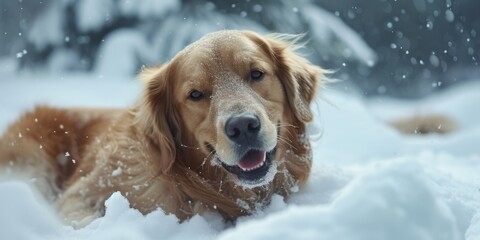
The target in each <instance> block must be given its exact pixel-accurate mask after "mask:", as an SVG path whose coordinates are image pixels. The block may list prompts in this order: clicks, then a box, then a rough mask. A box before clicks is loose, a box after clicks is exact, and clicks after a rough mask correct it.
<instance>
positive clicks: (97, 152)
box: [0, 31, 325, 226]
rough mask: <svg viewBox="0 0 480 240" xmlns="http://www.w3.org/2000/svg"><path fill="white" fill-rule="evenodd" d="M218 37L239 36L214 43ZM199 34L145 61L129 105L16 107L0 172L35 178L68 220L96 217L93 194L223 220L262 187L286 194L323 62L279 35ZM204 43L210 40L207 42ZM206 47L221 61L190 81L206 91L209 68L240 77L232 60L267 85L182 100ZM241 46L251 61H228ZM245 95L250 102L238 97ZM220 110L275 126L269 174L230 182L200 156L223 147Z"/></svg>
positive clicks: (100, 199)
mask: <svg viewBox="0 0 480 240" xmlns="http://www.w3.org/2000/svg"><path fill="white" fill-rule="evenodd" d="M230 38H233V39H234V41H236V42H238V43H241V44H233V45H232V44H225V43H224V41H229V40H228V39H230ZM205 39H206V40H203V42H202V41H199V43H195V44H192V45H191V46H190V47H188V48H187V49H186V50H185V51H183V52H181V53H179V54H178V55H177V56H176V57H175V58H174V59H173V60H172V61H170V62H169V63H166V64H164V65H162V66H159V67H153V68H150V69H145V70H144V71H143V72H142V73H141V75H140V78H141V80H142V83H143V85H144V91H143V93H142V96H141V98H140V100H139V101H138V102H137V103H136V104H135V105H134V106H133V107H131V108H129V109H117V110H115V109H111V110H95V109H57V108H51V107H47V106H41V107H37V108H35V109H34V110H33V111H31V112H29V113H26V114H25V115H24V116H22V117H21V118H20V119H19V120H18V121H17V122H15V123H14V124H13V125H11V126H10V127H9V128H8V129H7V130H6V132H5V133H4V135H3V137H2V138H1V140H0V171H3V172H10V173H15V174H23V175H25V176H26V177H27V178H30V179H32V178H33V179H35V184H36V185H37V187H38V188H39V189H40V191H41V192H42V193H43V194H44V195H45V196H46V197H47V198H48V199H51V200H52V202H53V203H54V204H55V206H56V207H57V208H58V210H59V213H60V215H61V216H62V217H63V218H64V219H65V220H66V221H67V222H69V223H71V224H73V225H75V226H84V225H85V224H88V223H89V222H91V221H92V220H93V219H95V218H96V217H99V216H102V214H103V213H104V202H105V200H106V199H107V198H108V197H109V196H110V195H111V194H112V193H113V192H116V191H119V192H120V193H121V194H122V195H123V196H125V197H126V198H127V199H128V200H129V202H130V204H131V207H134V208H136V209H138V210H139V211H141V212H142V213H144V214H146V213H149V212H151V211H153V210H155V209H157V208H162V209H163V210H164V211H165V212H166V213H173V214H175V215H176V216H177V217H178V218H179V219H182V220H183V219H187V218H189V217H191V216H193V215H194V214H202V213H205V212H209V211H214V212H218V213H220V214H221V215H222V216H223V217H224V218H225V219H230V220H234V219H236V218H237V217H239V216H243V215H247V214H251V213H253V212H254V211H255V210H257V207H258V206H262V205H265V204H268V202H269V201H270V197H271V196H272V194H274V193H277V194H280V195H282V196H285V197H288V196H289V195H290V194H291V193H292V191H293V190H292V189H295V188H296V187H297V186H300V187H301V186H303V185H304V183H305V182H306V181H307V179H308V176H309V173H310V168H311V149H310V144H309V142H308V139H307V137H306V136H305V128H306V124H307V123H308V122H310V121H311V120H312V113H311V111H310V108H309V105H310V103H311V102H312V100H313V99H314V96H315V90H316V89H317V87H318V86H319V85H320V84H321V82H322V80H323V79H324V76H323V74H324V73H325V72H324V70H322V69H321V68H319V67H317V66H314V65H312V64H310V63H309V62H308V61H307V60H305V59H304V58H302V57H300V56H298V55H297V54H296V53H295V52H294V49H295V47H296V46H295V45H294V44H292V42H291V41H287V40H285V39H286V38H285V37H278V36H261V35H258V34H256V33H253V32H249V31H223V32H218V33H214V34H210V35H209V36H207V37H206V38H205ZM209 42H214V43H215V44H216V45H215V46H213V45H212V46H209V45H208V44H210V43H209ZM237 45H238V47H237ZM210 47H212V48H215V50H212V51H213V52H212V54H216V55H217V56H218V58H219V59H217V61H219V62H223V63H224V65H222V66H217V65H216V64H217V63H216V62H208V61H207V62H205V63H204V66H206V68H205V69H206V74H205V76H206V77H205V76H204V79H203V80H201V83H200V84H203V85H201V86H205V88H210V89H211V86H210V85H212V83H211V81H213V80H211V78H210V76H213V77H218V78H219V79H221V78H225V77H227V78H231V79H230V80H229V81H230V82H237V81H243V80H242V75H241V74H240V73H242V71H243V70H242V69H240V68H241V67H244V68H248V67H249V66H244V65H245V64H247V65H248V64H249V63H248V61H254V60H255V59H256V60H255V61H257V60H258V61H260V62H261V63H262V64H263V65H264V66H265V67H266V68H268V71H269V72H268V74H269V75H268V81H269V82H268V84H267V83H258V84H257V83H256V84H257V85H248V84H245V83H238V82H237V83H238V84H241V85H238V86H241V87H242V89H246V91H247V92H244V91H240V92H238V93H235V94H237V95H235V96H237V97H238V98H243V99H237V100H238V102H236V103H235V104H236V105H235V106H233V105H232V106H230V105H225V104H227V103H231V102H235V101H232V100H231V99H228V96H229V95H228V94H223V95H222V94H218V95H216V96H213V97H212V99H211V100H207V101H209V102H203V103H200V104H197V105H192V104H194V103H191V102H188V100H185V99H186V98H185V93H184V92H182V89H183V88H182V86H185V85H182V84H184V82H185V81H187V80H188V79H187V78H186V77H185V76H187V75H188V73H189V72H191V71H193V72H195V69H193V66H198V65H201V64H202V63H201V62H195V61H197V60H198V61H202V60H203V59H210V57H209V56H204V54H205V53H208V52H205V51H203V50H201V49H204V50H205V49H210ZM237 48H238V49H237ZM245 51H247V52H250V53H252V56H256V57H252V58H251V59H249V58H248V56H247V58H246V60H245V61H246V62H243V63H242V62H235V61H236V60H235V58H234V57H232V54H235V53H236V52H245ZM192 61H194V62H192ZM212 65H215V67H214V66H212ZM202 66H203V65H202ZM219 69H223V70H222V71H230V74H231V77H230V75H228V74H227V75H228V76H227V75H225V76H220V77H219V76H218V74H219V72H218V71H219ZM204 71H205V70H204ZM199 73H200V72H199ZM237 73H239V74H237ZM202 81H203V82H202ZM194 84H197V83H194ZM209 84H210V85H209ZM215 84H216V85H215V86H216V87H217V88H216V89H215V91H216V92H217V93H218V92H221V91H223V90H221V89H222V88H221V87H222V86H221V84H222V81H221V80H218V81H216V82H215ZM262 84H263V85H262ZM252 90H253V91H252ZM267 95H268V96H267ZM226 98H227V99H226ZM270 98H271V99H275V101H273V100H272V101H270V100H271V99H270ZM277 99H280V101H276V100H277ZM248 101H250V102H251V103H254V104H250V105H252V106H246V105H245V106H244V105H242V102H248ZM219 104H220V105H221V106H219ZM224 106H227V108H228V109H231V111H235V109H237V108H236V107H240V108H245V109H251V111H257V112H261V113H262V114H263V113H264V114H263V115H262V121H265V124H274V125H275V126H277V127H278V129H279V136H278V139H279V140H278V145H277V151H276V155H275V157H274V160H273V161H274V162H275V164H276V165H277V168H278V172H277V174H276V175H275V178H274V179H273V180H272V181H271V182H269V183H267V184H266V185H264V186H261V187H255V188H245V187H243V186H239V185H237V183H236V182H235V181H234V180H232V179H233V178H232V176H230V175H231V174H230V173H229V172H227V171H226V170H225V169H224V168H223V167H221V166H218V165H212V164H211V161H212V158H213V157H214V155H215V154H214V153H211V152H210V150H209V149H208V148H206V146H204V142H209V143H212V144H215V146H218V147H220V148H228V147H229V145H228V143H227V142H225V140H222V137H221V136H219V134H220V133H219V129H221V128H222V121H221V120H219V115H220V114H225V113H222V111H223V110H222V109H224V108H222V107H224ZM191 111H198V112H195V113H194V114H189V113H190V112H191ZM196 116H198V117H196ZM209 119H210V120H209ZM215 124H217V125H219V126H214V125H215ZM40 146H41V147H40ZM67 152H68V154H66V153H67ZM227 155H228V154H227V153H226V155H225V156H227Z"/></svg>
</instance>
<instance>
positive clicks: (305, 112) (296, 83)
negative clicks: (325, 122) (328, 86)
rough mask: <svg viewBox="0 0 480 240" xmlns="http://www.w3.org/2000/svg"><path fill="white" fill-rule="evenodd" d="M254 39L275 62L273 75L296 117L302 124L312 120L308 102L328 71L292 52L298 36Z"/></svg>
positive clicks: (311, 99) (270, 36)
mask: <svg viewBox="0 0 480 240" xmlns="http://www.w3.org/2000/svg"><path fill="white" fill-rule="evenodd" d="M255 39H256V40H255ZM253 40H254V42H256V43H257V45H258V46H260V47H261V48H262V49H263V50H264V51H265V52H266V53H267V54H269V55H270V57H271V59H273V60H274V62H275V65H276V74H277V76H278V77H279V78H280V80H281V81H282V84H283V86H284V88H285V92H286V95H287V96H286V97H287V99H288V103H289V106H290V108H291V110H292V111H293V113H294V114H295V117H296V118H297V119H298V120H299V121H301V122H303V123H307V122H310V121H312V119H313V116H312V112H311V110H310V103H311V102H312V101H313V99H314V97H315V93H316V89H317V87H318V86H319V85H320V84H322V83H323V82H324V80H326V79H327V78H326V77H325V74H326V73H328V71H327V70H324V69H322V68H320V67H318V66H315V65H313V64H312V63H310V62H309V61H308V60H307V59H305V58H303V57H301V56H299V55H298V54H297V53H296V52H295V50H296V49H297V48H299V46H298V45H297V44H296V42H297V40H298V36H291V35H267V36H266V37H259V36H256V37H254V39H253ZM264 40H265V41H264Z"/></svg>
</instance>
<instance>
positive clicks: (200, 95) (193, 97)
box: [188, 90, 203, 101]
mask: <svg viewBox="0 0 480 240" xmlns="http://www.w3.org/2000/svg"><path fill="white" fill-rule="evenodd" d="M188 98H189V99H191V100H193V101H198V100H200V99H202V98H203V93H202V92H200V91H197V90H193V91H191V92H190V95H189V96H188Z"/></svg>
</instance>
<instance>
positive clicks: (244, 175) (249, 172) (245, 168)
mask: <svg viewBox="0 0 480 240" xmlns="http://www.w3.org/2000/svg"><path fill="white" fill-rule="evenodd" d="M274 155H275V149H274V150H272V151H270V152H265V151H260V150H253V149H252V150H249V151H248V152H247V153H246V154H245V155H244V156H243V157H242V158H241V159H240V161H238V163H237V165H234V166H230V165H227V164H225V163H223V162H222V166H223V167H224V168H225V169H227V171H229V172H231V173H233V174H235V175H237V177H238V178H239V179H240V180H244V181H248V182H259V181H262V179H263V178H264V177H265V175H267V173H268V171H269V170H270V167H271V165H272V158H273V156H274Z"/></svg>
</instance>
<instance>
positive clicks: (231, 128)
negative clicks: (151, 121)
mask: <svg viewBox="0 0 480 240" xmlns="http://www.w3.org/2000/svg"><path fill="white" fill-rule="evenodd" d="M292 48H293V45H291V44H289V43H287V42H285V41H282V40H279V39H277V38H273V37H262V36H259V35H257V34H255V33H253V32H248V31H222V32H216V33H212V34H209V35H207V36H205V37H204V38H202V39H200V40H199V41H197V42H195V43H193V44H192V45H190V46H188V47H187V48H186V49H185V50H183V51H182V52H180V53H179V54H178V55H177V56H176V57H175V58H174V59H173V60H172V61H171V62H170V63H169V64H167V65H165V66H163V67H162V68H161V69H160V72H157V73H156V75H157V76H160V75H161V76H163V77H162V78H163V84H160V85H158V83H156V84H157V85H158V86H156V87H155V89H153V87H151V90H152V91H153V92H154V93H153V94H155V93H156V94H159V92H160V91H162V90H161V87H159V86H164V88H165V89H163V91H165V92H164V93H163V95H164V98H162V99H158V101H163V104H169V105H171V107H168V108H165V107H163V110H158V106H157V111H160V112H159V114H164V115H168V116H167V117H166V118H167V119H166V120H165V122H166V125H168V128H170V132H171V137H172V138H173V140H172V141H173V142H174V145H176V146H177V147H178V146H182V147H184V148H185V150H186V152H187V151H188V150H189V149H199V150H198V151H202V152H203V154H202V156H201V157H197V156H195V155H198V154H193V155H192V154H190V155H189V156H188V158H189V160H188V161H189V163H188V164H189V165H190V166H191V167H192V168H194V167H202V166H203V164H205V162H206V161H211V164H213V165H215V166H214V167H217V168H222V169H223V170H222V171H226V172H227V173H228V175H230V176H231V177H232V178H233V179H234V180H238V182H239V183H242V185H244V186H252V187H254V186H260V185H264V184H266V183H268V182H270V181H271V180H272V179H273V177H274V176H275V172H276V170H277V169H276V168H277V166H283V165H280V161H281V160H282V161H285V159H284V158H282V156H281V154H283V153H284V152H283V153H279V151H277V149H278V148H279V147H280V146H283V147H282V149H284V150H285V149H293V148H295V145H298V144H297V141H298V138H299V136H294V135H293V134H292V133H293V132H295V133H298V131H293V130H292V129H296V130H298V129H300V132H302V131H303V130H304V128H305V123H307V122H309V121H310V120H311V118H312V116H311V112H310V110H309V104H310V102H311V101H312V99H313V97H314V93H315V87H316V84H317V78H318V77H319V76H320V75H321V73H322V72H321V69H320V68H318V67H315V66H313V65H311V64H309V63H308V62H307V61H306V60H305V59H303V58H301V57H299V56H298V55H296V54H295V53H293V49H292ZM165 96H167V98H169V99H165ZM160 125H161V124H160ZM288 128H291V129H290V130H288ZM167 138H168V136H167ZM172 148H174V147H172ZM177 151H178V149H177ZM180 151H183V150H180ZM287 152H288V151H287ZM294 152H295V151H294Z"/></svg>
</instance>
